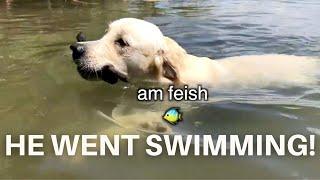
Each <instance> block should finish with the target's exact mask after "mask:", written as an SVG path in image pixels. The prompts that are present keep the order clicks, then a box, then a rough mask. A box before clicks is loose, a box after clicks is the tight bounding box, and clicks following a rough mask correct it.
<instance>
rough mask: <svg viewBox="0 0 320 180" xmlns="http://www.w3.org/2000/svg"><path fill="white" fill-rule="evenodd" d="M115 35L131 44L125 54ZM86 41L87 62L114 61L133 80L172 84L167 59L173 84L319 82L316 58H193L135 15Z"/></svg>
mask: <svg viewBox="0 0 320 180" xmlns="http://www.w3.org/2000/svg"><path fill="white" fill-rule="evenodd" d="M119 37H121V38H123V39H124V40H125V41H126V42H128V43H129V44H130V47H128V49H127V51H125V53H124V54H121V53H119V47H117V46H116V45H115V43H114V42H115V40H116V39H117V38H119ZM84 44H86V45H87V47H88V51H89V52H88V55H87V57H86V58H87V63H88V64H91V65H89V66H92V67H94V68H95V69H99V68H101V67H102V66H104V65H106V64H112V65H114V66H115V67H116V69H117V70H119V71H121V72H122V73H124V74H126V75H127V76H128V78H129V80H130V81H132V82H139V81H150V80H152V81H156V82H159V83H168V82H171V80H170V79H168V78H167V77H165V76H163V74H164V73H162V72H163V68H162V63H163V62H164V61H169V62H170V63H171V64H172V65H173V66H174V68H175V70H176V71H177V74H178V80H177V81H175V82H172V83H177V82H178V83H185V84H189V85H196V84H202V85H205V86H210V87H215V88H251V87H269V86H288V85H314V84H316V83H317V82H318V79H317V74H318V71H319V60H318V59H316V58H311V57H301V56H292V55H259V56H237V57H230V58H225V59H220V60H212V59H209V58H206V57H196V56H193V55H190V54H187V53H186V51H185V50H184V49H183V48H182V47H180V46H179V45H178V44H177V43H176V42H175V41H174V40H172V39H170V38H168V37H165V36H163V34H162V33H161V31H160V30H159V28H158V27H157V26H155V25H154V24H151V23H149V22H146V21H143V20H139V19H134V18H124V19H120V20H117V21H114V22H112V23H111V24H110V25H109V29H108V32H107V33H106V35H105V36H104V37H103V38H102V39H100V40H99V41H93V42H84ZM212 48H214V47H212ZM159 52H163V53H159ZM155 69H157V70H155Z"/></svg>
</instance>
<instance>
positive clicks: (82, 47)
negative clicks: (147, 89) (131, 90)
mask: <svg viewBox="0 0 320 180" xmlns="http://www.w3.org/2000/svg"><path fill="white" fill-rule="evenodd" d="M77 41H78V42H77V43H75V44H73V45H71V46H70V48H71V50H72V52H73V53H72V57H73V60H74V62H75V63H76V64H77V68H78V71H79V73H80V75H81V76H82V77H83V78H85V79H102V80H104V81H106V82H109V83H111V84H114V83H116V82H117V81H118V80H122V81H124V82H127V81H131V82H139V81H157V82H160V83H175V82H178V79H179V66H180V64H181V63H179V61H180V59H181V58H182V56H183V54H185V51H184V50H183V49H182V48H181V47H180V46H179V45H178V44H177V43H175V42H174V41H173V40H171V39H170V38H167V37H165V36H163V35H162V33H161V31H160V29H159V28H158V27H157V26H155V25H154V24H151V23H149V22H146V21H143V20H139V19H134V18H124V19H120V20H117V21H114V22H112V23H111V24H110V25H109V27H108V30H107V33H106V34H105V35H104V36H103V37H102V38H101V39H99V40H96V41H85V37H84V35H83V34H78V36H77Z"/></svg>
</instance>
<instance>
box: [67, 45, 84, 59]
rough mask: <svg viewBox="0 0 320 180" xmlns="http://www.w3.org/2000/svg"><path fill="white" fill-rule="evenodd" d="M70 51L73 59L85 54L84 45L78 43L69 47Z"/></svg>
mask: <svg viewBox="0 0 320 180" xmlns="http://www.w3.org/2000/svg"><path fill="white" fill-rule="evenodd" d="M70 49H71V50H72V52H73V53H72V55H73V57H74V59H78V58H80V57H81V56H82V55H83V54H84V52H85V47H84V45H82V44H79V43H74V44H72V45H70Z"/></svg>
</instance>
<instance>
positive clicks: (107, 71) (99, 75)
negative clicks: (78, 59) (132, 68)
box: [77, 65, 128, 84]
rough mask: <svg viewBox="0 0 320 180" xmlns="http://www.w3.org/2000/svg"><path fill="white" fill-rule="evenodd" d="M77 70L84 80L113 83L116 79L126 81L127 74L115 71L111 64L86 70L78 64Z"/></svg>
mask: <svg viewBox="0 0 320 180" xmlns="http://www.w3.org/2000/svg"><path fill="white" fill-rule="evenodd" d="M77 70H78V72H79V74H80V75H81V77H82V78H84V79H86V80H103V81H106V82H108V83H110V84H115V83H117V82H118V80H121V81H123V82H128V80H127V76H126V75H124V74H122V73H120V72H119V71H116V70H115V68H114V66H112V65H107V66H104V67H103V68H101V69H100V70H98V71H93V70H88V69H85V68H82V67H81V66H78V67H77Z"/></svg>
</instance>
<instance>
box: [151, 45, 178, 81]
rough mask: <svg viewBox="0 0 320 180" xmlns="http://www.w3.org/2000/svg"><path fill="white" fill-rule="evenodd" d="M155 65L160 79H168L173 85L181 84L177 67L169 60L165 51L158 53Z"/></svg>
mask: <svg viewBox="0 0 320 180" xmlns="http://www.w3.org/2000/svg"><path fill="white" fill-rule="evenodd" d="M155 65H156V69H157V71H156V72H157V74H158V78H159V79H161V78H166V79H168V80H170V81H171V82H173V83H177V82H179V74H178V70H177V67H175V65H174V64H173V63H172V62H171V61H170V60H169V59H168V57H167V56H166V54H165V52H164V51H163V50H159V51H158V53H157V55H156V58H155Z"/></svg>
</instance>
